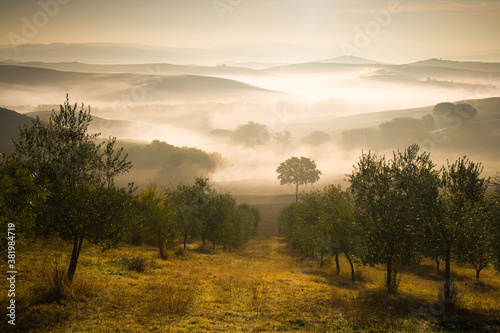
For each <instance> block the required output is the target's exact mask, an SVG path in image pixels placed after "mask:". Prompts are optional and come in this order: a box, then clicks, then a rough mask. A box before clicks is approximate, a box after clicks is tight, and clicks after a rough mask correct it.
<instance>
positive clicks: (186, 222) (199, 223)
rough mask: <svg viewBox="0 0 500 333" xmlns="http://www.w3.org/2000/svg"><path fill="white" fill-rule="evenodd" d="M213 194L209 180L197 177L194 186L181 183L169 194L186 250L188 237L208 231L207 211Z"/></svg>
mask: <svg viewBox="0 0 500 333" xmlns="http://www.w3.org/2000/svg"><path fill="white" fill-rule="evenodd" d="M212 193H213V191H212V188H211V184H210V181H209V179H208V178H204V177H197V178H195V180H194V183H193V184H186V183H180V184H179V185H177V187H176V188H175V189H174V190H172V191H169V193H168V194H167V197H168V198H169V199H168V200H169V202H171V203H172V204H173V207H174V209H175V211H176V216H177V219H176V220H177V229H178V230H179V232H180V234H181V236H182V237H183V244H184V249H186V248H187V240H188V237H191V236H198V235H200V233H201V232H202V231H204V230H206V227H205V225H206V217H207V214H206V209H207V208H208V207H209V197H210V195H211V194H212ZM201 236H202V237H206V236H205V235H201Z"/></svg>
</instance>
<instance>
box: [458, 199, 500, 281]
mask: <svg viewBox="0 0 500 333" xmlns="http://www.w3.org/2000/svg"><path fill="white" fill-rule="evenodd" d="M495 199H496V198H495V197H493V196H492V197H489V198H485V199H483V200H481V201H480V202H477V204H476V205H474V207H473V208H471V209H470V210H469V211H468V212H467V213H466V214H465V216H464V224H463V227H462V228H463V229H462V232H461V233H460V234H458V235H457V246H456V254H457V259H458V261H459V262H462V263H469V264H471V265H472V266H473V267H474V269H475V270H476V279H477V280H478V281H479V274H480V272H481V271H482V270H483V269H484V268H486V267H487V266H488V265H489V264H491V263H495V261H496V260H498V257H497V256H496V253H495V252H496V251H498V248H499V245H498V244H499V243H498V242H497V241H498V238H497V234H498V231H497V230H496V226H498V220H499V219H500V207H499V205H498V202H497V200H495Z"/></svg>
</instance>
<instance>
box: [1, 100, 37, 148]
mask: <svg viewBox="0 0 500 333" xmlns="http://www.w3.org/2000/svg"><path fill="white" fill-rule="evenodd" d="M30 122H31V118H29V117H27V116H25V115H22V114H19V113H17V112H15V111H12V110H9V109H5V108H2V107H0V153H5V154H10V153H13V152H14V146H13V145H12V142H11V141H10V139H11V138H12V139H17V138H18V135H19V133H18V129H19V127H20V126H23V125H25V124H29V123H30Z"/></svg>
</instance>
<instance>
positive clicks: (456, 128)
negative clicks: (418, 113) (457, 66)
mask: <svg viewBox="0 0 500 333" xmlns="http://www.w3.org/2000/svg"><path fill="white" fill-rule="evenodd" d="M477 115H478V110H477V109H476V108H474V107H473V106H472V105H470V104H467V103H457V104H454V103H449V102H444V103H438V104H436V105H435V106H434V108H433V111H432V115H431V114H428V115H425V116H423V117H422V118H421V119H416V118H411V117H400V118H395V119H393V120H391V121H388V122H384V123H382V124H380V125H379V126H378V128H377V127H369V128H356V129H351V130H347V131H344V132H342V133H341V141H342V144H343V145H344V147H346V148H370V149H395V148H399V149H404V148H405V147H407V146H409V145H410V144H412V143H415V142H422V143H425V142H428V141H429V140H432V142H434V141H436V142H437V143H438V144H439V147H440V148H442V149H459V150H460V151H464V150H467V149H469V150H471V151H472V150H473V151H474V152H477V151H478V150H485V151H492V152H493V151H495V150H496V148H497V147H498V145H499V144H500V139H499V138H498V136H497V135H496V130H495V127H494V126H490V125H489V124H488V123H487V122H485V121H479V120H474V119H475V118H476V117H477ZM484 119H486V118H484Z"/></svg>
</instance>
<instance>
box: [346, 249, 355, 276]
mask: <svg viewBox="0 0 500 333" xmlns="http://www.w3.org/2000/svg"><path fill="white" fill-rule="evenodd" d="M344 254H345V257H346V258H347V261H349V265H351V281H352V282H354V280H356V277H355V276H354V265H353V263H352V260H351V258H350V257H349V254H347V252H344Z"/></svg>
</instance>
